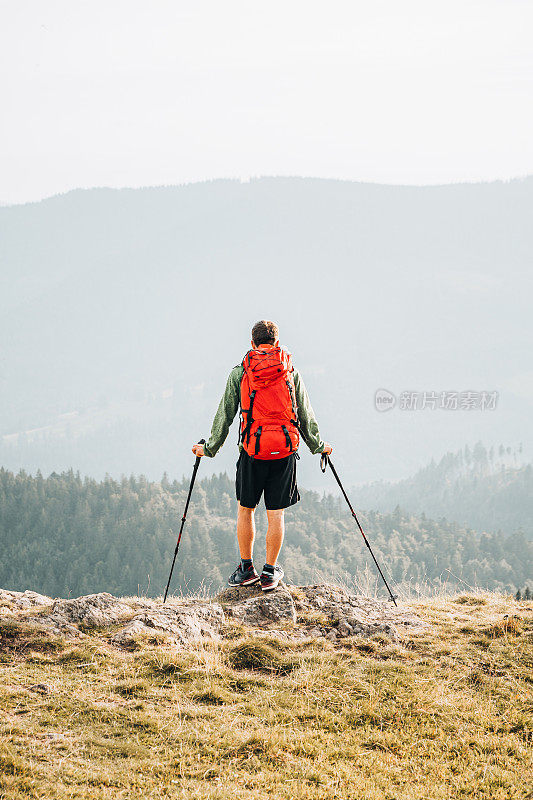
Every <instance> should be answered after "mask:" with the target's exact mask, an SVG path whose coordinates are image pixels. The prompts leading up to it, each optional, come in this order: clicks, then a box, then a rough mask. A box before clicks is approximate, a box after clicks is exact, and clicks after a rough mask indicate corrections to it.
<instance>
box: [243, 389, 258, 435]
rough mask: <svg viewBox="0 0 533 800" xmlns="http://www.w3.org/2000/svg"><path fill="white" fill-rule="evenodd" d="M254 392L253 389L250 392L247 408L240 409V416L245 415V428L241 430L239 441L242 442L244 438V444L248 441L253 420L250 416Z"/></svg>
mask: <svg viewBox="0 0 533 800" xmlns="http://www.w3.org/2000/svg"><path fill="white" fill-rule="evenodd" d="M255 395H256V390H255V389H253V390H252V391H251V392H250V402H249V404H248V408H241V414H246V427H245V428H244V429H243V432H242V435H241V441H242V442H244V437H245V436H246V444H248V442H249V441H250V429H251V427H252V423H253V421H254V418H253V416H252V412H253V409H254V400H255Z"/></svg>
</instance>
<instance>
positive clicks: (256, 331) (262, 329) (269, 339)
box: [252, 319, 279, 345]
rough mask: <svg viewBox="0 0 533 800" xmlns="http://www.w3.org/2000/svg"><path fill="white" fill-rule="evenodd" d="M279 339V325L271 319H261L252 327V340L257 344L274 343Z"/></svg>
mask: <svg viewBox="0 0 533 800" xmlns="http://www.w3.org/2000/svg"><path fill="white" fill-rule="evenodd" d="M278 339H279V329H278V326H277V325H276V323H275V322H271V321H270V320H269V319H260V320H259V322H256V323H255V325H254V327H253V328H252V341H253V343H254V344H255V345H260V344H274V342H275V341H277V340H278Z"/></svg>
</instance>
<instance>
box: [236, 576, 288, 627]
mask: <svg viewBox="0 0 533 800" xmlns="http://www.w3.org/2000/svg"><path fill="white" fill-rule="evenodd" d="M227 610H228V614H229V615H230V616H232V617H233V618H234V619H236V620H238V621H239V622H242V623H243V624H244V625H250V626H252V627H259V628H262V627H265V626H268V625H272V624H276V623H277V624H279V623H283V622H291V623H295V622H296V608H295V605H294V600H293V599H292V595H291V593H290V592H289V591H288V590H287V589H286V588H285V587H284V586H278V588H277V589H275V590H274V591H273V592H261V595H259V596H255V597H249V598H248V599H247V600H242V601H241V602H238V603H234V604H232V605H230V606H229V608H228V609H227Z"/></svg>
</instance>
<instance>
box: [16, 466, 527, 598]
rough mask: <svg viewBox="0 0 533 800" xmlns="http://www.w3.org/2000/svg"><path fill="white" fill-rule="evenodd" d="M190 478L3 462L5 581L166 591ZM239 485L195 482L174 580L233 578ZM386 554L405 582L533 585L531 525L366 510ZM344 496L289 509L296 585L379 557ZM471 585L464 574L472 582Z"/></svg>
mask: <svg viewBox="0 0 533 800" xmlns="http://www.w3.org/2000/svg"><path fill="white" fill-rule="evenodd" d="M187 488H188V481H183V482H176V481H174V482H172V483H169V482H168V480H166V479H163V481H162V482H161V483H154V482H149V481H147V480H146V479H145V478H143V477H131V478H123V479H122V480H121V481H116V480H112V479H111V478H107V479H106V480H104V481H101V482H97V481H95V480H92V479H89V478H85V479H83V478H81V477H80V476H79V475H78V474H75V473H73V472H72V471H71V472H66V473H64V474H61V475H57V474H55V473H53V474H52V475H51V476H50V477H49V478H44V477H42V476H41V475H40V474H37V476H35V477H32V476H30V475H27V474H25V473H19V474H17V475H15V474H13V473H12V472H9V471H7V470H5V469H1V470H0V542H1V547H2V550H1V553H2V556H1V563H0V586H1V587H3V588H8V589H17V590H24V589H26V588H31V589H34V590H36V591H39V592H43V593H44V594H47V595H51V596H62V597H66V596H69V595H71V596H72V595H74V596H76V595H81V594H86V593H91V592H98V591H104V590H105V591H109V592H112V593H113V594H116V595H128V594H138V593H145V594H147V595H149V596H156V595H158V594H160V593H161V591H162V590H163V589H164V586H165V583H166V580H167V576H168V571H169V568H170V563H171V558H172V553H173V550H174V545H175V541H176V537H177V532H178V529H179V524H180V518H181V515H182V513H183V507H184V503H185V497H186V492H187ZM233 491H234V485H233V482H232V481H231V480H230V479H229V478H228V477H227V475H225V474H223V475H219V476H213V477H212V478H205V479H203V480H201V481H199V483H198V484H197V486H196V487H195V490H194V495H193V500H192V503H191V507H190V511H189V518H188V520H187V525H186V528H185V534H184V536H183V539H182V545H181V548H180V553H179V559H178V562H177V565H176V571H175V576H174V580H173V584H172V588H173V590H179V589H181V590H183V591H187V590H197V589H198V588H199V587H200V586H202V585H203V586H204V587H206V588H207V589H208V590H210V591H215V590H217V589H218V588H219V587H220V585H221V584H223V583H225V581H226V579H227V576H228V574H229V572H230V571H231V569H232V568H233V567H234V565H235V563H236V560H237V551H236V542H235V521H234V520H235V514H236V502H235V500H234V494H233ZM361 519H362V522H363V525H364V526H366V529H367V532H368V535H369V538H370V540H371V542H372V545H373V547H374V549H375V552H376V555H377V557H378V560H380V561H381V562H382V563H383V564H384V565H385V566H386V570H385V572H386V574H387V575H390V576H392V578H393V579H394V581H396V582H402V581H410V582H412V583H417V582H418V583H422V582H425V581H428V582H430V583H434V582H438V581H448V582H451V583H452V584H453V583H460V582H461V581H464V582H465V583H466V584H468V585H470V586H478V585H479V586H482V587H487V588H492V589H495V588H500V589H505V590H509V591H513V592H514V591H515V590H517V589H523V588H524V587H525V586H526V585H527V583H528V582H529V583H530V585H531V584H532V583H533V582H532V581H531V578H532V577H533V571H532V555H533V544H531V543H528V542H527V541H526V539H525V536H524V535H523V534H521V533H518V534H515V535H511V536H509V537H507V538H506V539H503V538H502V537H501V536H500V535H498V534H495V533H490V534H479V533H475V532H474V531H471V530H467V529H464V528H462V527H460V526H459V525H457V524H455V523H449V522H447V521H446V520H444V519H441V520H439V521H438V522H437V521H435V520H431V519H428V518H426V517H425V516H423V515H422V516H420V517H417V516H414V515H408V514H403V513H400V512H399V511H398V510H396V511H394V512H392V513H390V514H382V513H379V512H367V513H366V514H365V513H362V514H361ZM264 531H265V514H264V511H262V510H261V511H260V512H259V513H258V545H259V546H258V548H257V553H258V563H259V566H261V565H262V564H261V563H260V561H261V558H262V557H263V556H264ZM368 562H369V559H368V557H367V551H366V548H365V546H364V544H363V542H362V539H361V537H360V535H359V533H358V532H357V530H356V529H355V528H354V524H353V520H352V518H351V516H350V515H349V512H348V510H347V508H346V506H345V505H344V501H341V499H340V498H337V497H333V496H331V495H324V496H320V495H319V494H317V493H315V492H306V491H303V492H302V502H301V503H299V504H298V505H297V506H296V507H295V508H293V509H290V510H289V511H288V513H287V536H286V543H285V546H284V549H283V552H282V563H283V565H284V567H285V571H286V574H287V579H288V580H289V581H290V582H292V583H312V582H314V581H317V580H318V579H324V578H329V579H333V580H337V581H338V580H341V581H346V582H351V580H352V579H353V578H354V577H355V578H356V580H360V579H361V578H362V576H363V575H364V571H365V567H366V566H367V564H368V569H369V573H370V574H371V575H372V577H373V576H374V569H373V566H371V565H370V564H369V563H368ZM461 585H464V584H461Z"/></svg>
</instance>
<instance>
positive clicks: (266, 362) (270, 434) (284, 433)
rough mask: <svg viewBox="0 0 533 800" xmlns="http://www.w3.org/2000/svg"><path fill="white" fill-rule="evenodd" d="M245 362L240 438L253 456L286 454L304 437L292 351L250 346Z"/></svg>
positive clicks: (281, 455) (283, 455)
mask: <svg viewBox="0 0 533 800" xmlns="http://www.w3.org/2000/svg"><path fill="white" fill-rule="evenodd" d="M242 366H243V368H244V375H243V376H242V380H241V411H240V419H241V422H240V436H239V441H240V442H242V445H243V447H244V449H245V450H246V452H247V453H248V455H249V456H251V457H252V458H260V459H265V460H271V459H275V458H285V457H286V456H288V455H290V454H291V453H294V452H296V450H297V449H298V444H299V441H300V437H299V435H298V409H297V406H296V391H295V388H294V378H293V375H292V373H293V370H294V367H293V366H292V361H291V354H290V353H287V352H286V351H285V350H282V349H281V347H270V348H269V349H268V350H259V349H258V350H249V351H248V353H246V355H245V356H244V359H243V361H242Z"/></svg>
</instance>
